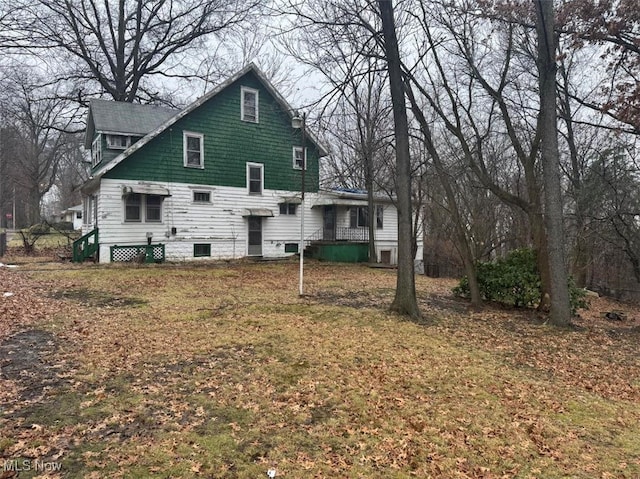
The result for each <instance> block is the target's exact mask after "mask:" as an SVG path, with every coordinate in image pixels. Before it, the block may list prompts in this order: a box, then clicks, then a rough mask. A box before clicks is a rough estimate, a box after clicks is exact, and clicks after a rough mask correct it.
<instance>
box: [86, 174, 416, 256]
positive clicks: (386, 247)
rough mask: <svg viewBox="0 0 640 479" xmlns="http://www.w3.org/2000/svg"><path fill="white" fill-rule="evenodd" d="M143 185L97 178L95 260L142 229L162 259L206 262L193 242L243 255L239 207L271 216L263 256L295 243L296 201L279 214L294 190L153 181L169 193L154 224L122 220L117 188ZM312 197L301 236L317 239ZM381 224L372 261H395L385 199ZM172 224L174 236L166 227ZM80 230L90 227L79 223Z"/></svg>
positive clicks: (140, 236) (340, 213) (341, 222)
mask: <svg viewBox="0 0 640 479" xmlns="http://www.w3.org/2000/svg"><path fill="white" fill-rule="evenodd" d="M144 184H148V183H143V182H138V181H128V180H109V179H103V180H102V181H101V183H100V189H99V190H98V191H96V192H95V195H96V201H97V217H96V219H95V224H96V226H97V227H98V228H99V241H100V261H101V262H109V261H110V247H111V246H114V245H119V246H128V245H144V244H146V243H147V233H151V234H152V235H153V236H152V243H153V244H158V243H162V244H164V245H165V255H166V259H167V260H170V261H181V260H206V259H207V258H209V257H200V258H194V256H193V245H194V244H196V243H204V244H210V245H211V258H212V259H232V258H241V257H244V256H247V250H248V218H246V217H243V214H245V208H249V209H253V208H261V209H268V210H271V211H272V212H273V217H264V218H263V220H262V238H263V243H262V254H263V255H264V256H269V257H278V256H287V255H290V254H291V253H285V251H284V248H285V243H296V244H299V241H300V210H301V208H300V205H298V207H297V210H296V214H295V215H280V208H279V203H281V202H283V198H292V197H296V195H298V196H299V192H292V191H275V190H265V191H264V192H263V194H262V195H249V194H248V193H247V189H246V188H232V187H222V186H206V185H190V184H184V183H154V185H156V186H162V187H164V188H166V189H168V190H169V192H170V194H171V196H168V197H166V198H165V199H164V201H163V204H162V221H161V222H160V223H145V222H140V223H134V222H125V221H124V201H123V196H122V192H123V187H125V186H128V187H135V186H138V185H144ZM194 191H201V192H209V193H210V199H211V202H210V203H200V202H194V201H193V193H194ZM317 199H318V195H317V194H314V193H307V195H306V198H305V238H307V239H310V238H314V237H321V234H322V227H323V211H324V210H323V208H321V207H314V208H312V207H311V206H312V205H313V204H315V203H316V201H317ZM383 206H384V217H383V228H382V229H376V251H377V255H378V261H380V260H381V252H382V251H389V253H390V259H391V263H392V264H396V263H397V260H398V243H397V240H396V238H397V218H398V215H397V210H396V208H395V206H394V205H393V204H391V203H383ZM336 226H338V227H349V207H348V206H337V211H336ZM173 228H175V234H173V233H172V229H173ZM84 229H85V231H84V233H86V232H88V231H90V228H89V227H87V226H86V225H85V227H84ZM419 238H420V239H419V243H418V244H419V248H418V249H419V250H418V254H417V258H419V259H420V258H422V241H421V235H420V237H419Z"/></svg>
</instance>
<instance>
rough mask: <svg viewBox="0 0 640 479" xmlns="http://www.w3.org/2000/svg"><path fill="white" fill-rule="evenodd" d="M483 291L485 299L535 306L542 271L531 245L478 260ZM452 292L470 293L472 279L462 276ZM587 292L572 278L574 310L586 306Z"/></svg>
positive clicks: (463, 294)
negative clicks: (470, 280) (492, 260)
mask: <svg viewBox="0 0 640 479" xmlns="http://www.w3.org/2000/svg"><path fill="white" fill-rule="evenodd" d="M476 270H477V274H478V286H479V288H480V294H481V295H482V298H483V299H484V300H486V301H496V302H498V303H502V304H506V305H510V306H515V307H519V308H522V307H533V306H535V305H536V304H537V303H538V302H539V300H540V295H541V282H540V273H539V272H538V265H537V262H536V253H535V251H533V250H532V249H531V248H522V249H516V250H513V251H511V252H510V253H509V254H508V255H507V256H506V257H505V258H501V259H498V260H497V261H494V262H478V263H477V265H476ZM453 293H454V294H456V295H457V296H461V297H463V298H468V297H469V296H470V291H469V280H468V279H467V277H466V276H465V277H463V278H462V279H461V280H460V283H459V284H458V286H456V287H455V288H453ZM585 297H586V292H585V291H584V290H583V289H580V288H578V287H576V285H575V283H574V281H573V278H570V279H569V299H570V303H571V312H572V314H575V313H576V311H577V309H578V308H586V307H587V303H586V301H585Z"/></svg>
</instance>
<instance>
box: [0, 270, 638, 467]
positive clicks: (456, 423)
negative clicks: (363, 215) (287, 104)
mask: <svg viewBox="0 0 640 479" xmlns="http://www.w3.org/2000/svg"><path fill="white" fill-rule="evenodd" d="M27 267H28V268H32V266H27ZM34 269H38V271H37V272H34V273H30V274H27V273H20V272H16V271H11V272H10V273H4V276H0V279H3V280H4V279H5V278H6V277H7V275H8V274H11V275H14V277H16V278H25V277H26V276H28V277H27V278H26V279H27V280H28V281H29V283H30V284H31V286H32V288H34V289H36V290H37V291H39V294H38V295H37V297H39V298H40V299H39V300H40V301H41V306H42V307H43V308H45V307H48V308H50V309H51V310H52V311H53V313H51V314H48V315H42V319H41V320H39V321H31V323H30V325H29V326H26V328H27V329H28V330H30V331H44V333H42V337H47V338H50V339H48V341H47V345H46V347H42V348H41V349H38V348H39V347H40V345H38V343H37V341H36V343H35V344H31V345H30V346H31V347H32V348H35V349H34V350H35V351H40V353H41V354H40V355H39V356H34V358H35V359H33V360H32V364H31V366H30V367H29V368H27V367H26V366H27V365H24V366H25V367H24V368H23V370H24V371H28V374H26V375H24V376H21V375H20V374H18V373H17V372H15V373H14V374H13V376H11V375H9V376H10V377H7V373H5V372H4V371H5V370H9V371H19V370H18V369H16V368H15V366H16V365H19V364H20V362H19V361H20V359H19V358H16V357H15V355H8V356H14V357H12V358H11V359H10V360H9V362H8V363H7V360H6V359H3V360H2V361H4V363H3V376H2V382H3V384H4V385H6V386H7V387H6V388H5V389H4V393H3V398H2V399H3V404H4V406H3V409H2V412H3V414H2V418H1V419H0V437H3V438H6V439H4V440H2V441H0V458H3V459H5V460H7V459H9V460H16V459H18V458H32V459H35V458H38V459H40V460H45V461H46V460H49V461H60V462H61V463H62V473H61V475H60V476H55V475H53V476H50V477H96V478H98V477H100V478H102V477H127V478H130V477H140V478H149V477H184V478H190V477H214V478H218V477H219V478H234V477H236V478H255V477H262V476H266V471H267V469H268V468H275V469H276V470H277V473H278V476H277V477H289V478H307V477H309V478H311V477H317V478H324V477H344V478H373V477H395V478H404V477H438V478H440V477H444V478H464V477H474V478H502V477H518V478H533V477H539V478H564V477H572V478H594V477H597V478H607V477H611V478H614V477H615V478H618V477H622V478H635V477H640V439H639V438H640V410H639V408H638V403H639V400H640V361H639V357H638V349H637V344H638V334H639V333H638V329H637V328H638V320H639V319H640V318H638V310H637V309H634V308H633V307H631V306H624V305H617V304H613V303H608V302H606V300H603V299H598V300H597V301H595V303H594V308H593V310H592V311H591V312H588V313H585V312H582V318H581V319H580V320H579V325H580V329H576V330H566V331H565V330H562V331H559V330H556V329H553V328H551V327H549V326H546V325H544V324H543V321H542V318H539V317H538V316H537V315H536V314H535V313H534V312H521V311H516V310H505V309H494V308H489V307H488V308H486V309H485V310H483V311H481V312H470V311H468V310H467V308H466V303H464V302H462V301H459V300H456V299H454V298H452V297H451V295H450V287H451V286H452V285H453V283H452V282H451V281H448V280H434V279H429V278H425V277H418V278H417V288H418V292H419V297H420V301H421V307H422V310H423V312H424V313H425V321H423V322H419V323H416V322H411V321H407V320H404V319H403V318H401V317H398V316H395V315H393V314H390V313H388V312H387V310H386V308H387V306H388V304H390V302H391V300H392V298H393V291H394V287H395V272H394V271H388V270H376V269H368V268H366V267H362V266H349V265H336V264H321V263H313V262H311V263H310V264H309V265H308V267H307V282H306V290H307V293H308V294H307V296H306V297H304V298H299V297H298V296H297V266H296V265H295V264H290V263H285V264H229V265H228V264H224V265H213V266H209V267H191V266H187V265H173V266H172V265H162V266H158V265H151V266H148V267H139V268H132V267H130V266H129V267H122V266H110V267H85V268H66V267H64V268H54V267H47V268H34ZM25 294H26V293H25ZM16 301H17V300H16ZM624 308H626V312H627V320H626V321H624V322H623V323H621V324H618V323H611V322H608V321H606V320H605V319H603V318H602V315H601V314H600V313H601V311H606V310H611V309H616V310H621V309H624ZM34 337H36V338H37V337H39V336H37V334H35V333H34V334H31V335H25V333H22V336H20V335H17V336H13V337H8V338H6V339H5V341H4V343H5V344H6V345H12V346H11V347H12V348H13V350H15V351H18V350H20V346H22V347H27V346H29V345H28V344H21V343H19V341H23V342H24V341H26V340H25V338H34ZM31 341H32V342H33V339H31ZM16 343H18V344H17V345H16ZM7 347H9V346H7ZM16 361H17V362H16ZM7 366H10V367H9V368H8V369H7ZM52 371H53V372H54V373H55V374H53V373H52ZM54 376H55V378H57V380H55V378H54ZM43 380H47V381H49V382H48V383H47V384H48V386H47V387H46V388H44V389H42V390H40V389H38V390H37V391H36V392H37V394H34V391H33V390H32V389H30V387H31V388H32V387H33V386H34V385H35V384H43ZM30 391H31V392H30ZM20 477H22V475H21V476H20ZM25 477H29V476H28V475H27V476H25Z"/></svg>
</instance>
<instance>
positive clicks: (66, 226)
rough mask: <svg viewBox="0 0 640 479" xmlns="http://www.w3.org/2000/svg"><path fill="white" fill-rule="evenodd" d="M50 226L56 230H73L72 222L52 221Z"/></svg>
mask: <svg viewBox="0 0 640 479" xmlns="http://www.w3.org/2000/svg"><path fill="white" fill-rule="evenodd" d="M51 227H52V228H53V229H55V230H57V231H73V222H71V221H59V222H58V223H52V224H51Z"/></svg>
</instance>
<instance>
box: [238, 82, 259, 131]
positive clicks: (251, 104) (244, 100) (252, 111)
mask: <svg viewBox="0 0 640 479" xmlns="http://www.w3.org/2000/svg"><path fill="white" fill-rule="evenodd" d="M240 97H241V98H240V118H241V119H242V121H250V122H252V123H258V118H259V109H258V105H259V100H258V97H259V92H258V90H255V89H253V88H248V87H245V86H243V87H241V89H240Z"/></svg>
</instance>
